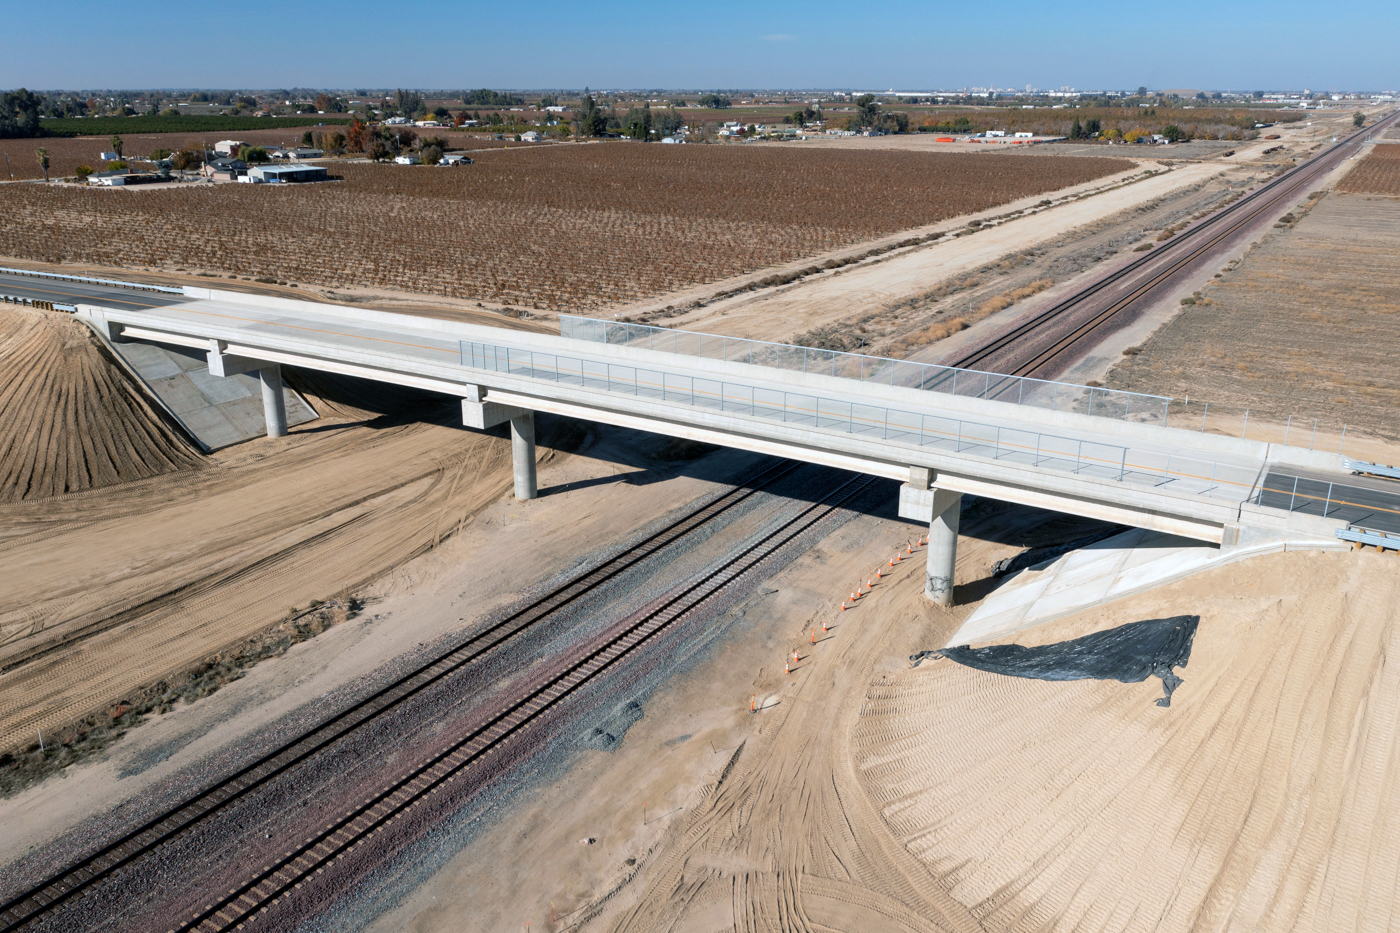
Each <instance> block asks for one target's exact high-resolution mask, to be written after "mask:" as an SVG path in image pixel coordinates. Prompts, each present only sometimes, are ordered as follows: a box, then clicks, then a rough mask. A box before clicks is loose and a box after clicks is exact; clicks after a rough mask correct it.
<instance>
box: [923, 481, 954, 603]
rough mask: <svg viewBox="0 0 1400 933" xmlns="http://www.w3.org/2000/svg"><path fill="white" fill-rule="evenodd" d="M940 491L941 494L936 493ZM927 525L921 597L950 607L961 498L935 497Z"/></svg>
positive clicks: (951, 495)
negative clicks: (934, 506)
mask: <svg viewBox="0 0 1400 933" xmlns="http://www.w3.org/2000/svg"><path fill="white" fill-rule="evenodd" d="M940 492H945V491H944V490H940ZM945 503H947V505H946V506H945V507H943V508H942V511H935V512H934V515H933V518H932V519H931V520H930V521H929V523H928V568H927V573H926V576H925V577H924V595H925V596H927V597H928V598H929V599H931V600H933V601H934V602H936V603H938V604H939V605H940V606H951V605H953V566H954V565H955V564H956V563H957V561H958V519H959V517H960V513H961V512H962V495H961V494H958V493H951V494H947V495H946V496H939V497H938V500H937V504H938V505H939V506H944V504H945Z"/></svg>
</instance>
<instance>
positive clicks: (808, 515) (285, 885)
mask: <svg viewBox="0 0 1400 933" xmlns="http://www.w3.org/2000/svg"><path fill="white" fill-rule="evenodd" d="M877 481H878V478H876V477H870V476H863V475H857V476H854V477H852V478H850V479H847V480H845V481H844V482H842V483H841V484H840V485H839V486H838V487H837V488H836V489H835V490H833V491H832V492H830V493H828V494H827V495H826V496H823V497H822V498H821V499H820V500H819V501H817V502H814V503H812V504H810V505H808V506H807V507H806V508H804V509H803V510H802V511H801V512H799V513H798V514H797V515H796V516H795V517H793V518H791V519H789V520H788V521H787V522H785V523H784V524H783V525H782V526H780V527H779V528H777V529H776V530H774V531H773V532H771V533H769V534H768V535H766V536H765V537H764V538H763V539H761V540H759V541H757V542H755V543H753V544H752V545H750V546H749V547H747V548H745V549H744V550H743V551H741V552H740V553H739V554H737V555H736V556H735V557H734V558H733V559H732V560H730V561H728V562H726V563H725V564H724V565H723V566H721V567H719V568H717V569H716V570H713V571H711V572H710V573H709V574H707V575H705V576H704V577H702V578H701V579H699V580H697V581H695V582H694V583H692V584H690V585H689V586H687V587H685V588H684V589H683V590H682V591H681V592H680V593H678V594H676V595H675V596H673V597H671V598H670V599H668V600H667V601H666V602H665V603H663V604H662V605H660V606H658V607H657V608H656V609H653V610H652V611H650V612H647V613H646V614H644V615H643V616H641V617H640V618H639V619H637V620H636V621H634V622H632V623H631V624H630V625H628V626H627V627H626V628H625V629H623V630H622V631H620V632H618V633H616V634H615V635H613V636H612V637H610V638H608V639H607V640H606V641H605V642H603V643H602V644H601V645H599V646H598V647H596V648H594V649H592V650H591V651H589V652H588V653H587V654H586V655H585V656H583V657H582V658H579V659H577V660H575V661H573V662H572V663H571V664H570V665H569V666H568V667H567V668H566V669H565V670H564V671H563V672H562V673H560V674H559V675H558V676H556V677H554V678H553V679H551V680H550V681H549V682H548V683H546V684H544V685H543V686H541V687H538V688H535V689H533V690H532V691H531V692H529V693H527V694H526V695H524V696H522V697H520V698H518V699H517V700H516V701H515V702H514V703H512V704H511V705H510V706H509V707H508V708H506V709H505V710H503V711H501V712H499V713H497V714H496V715H495V716H493V717H492V718H491V719H490V720H488V721H487V722H485V723H483V724H482V725H480V726H478V727H477V728H475V729H473V730H472V731H471V732H470V733H469V734H468V735H466V736H465V737H464V738H462V739H460V740H458V741H457V742H455V743H454V744H452V745H451V746H449V747H448V748H446V749H444V750H443V751H441V752H439V753H437V754H436V755H434V756H433V757H432V758H430V759H429V760H427V761H426V762H423V763H422V764H420V765H419V766H417V767H415V768H414V769H413V770H412V771H410V772H409V773H408V774H405V775H404V776H403V777H401V778H399V779H398V780H396V781H394V782H393V783H392V784H390V785H389V786H388V787H386V788H384V789H383V790H381V791H379V792H378V793H376V794H374V795H373V796H372V797H370V798H369V799H368V800H366V801H364V802H363V803H362V804H360V805H359V806H357V807H355V808H354V809H353V810H351V811H349V812H348V813H345V814H344V815H343V816H341V817H340V818H339V819H337V820H336V821H335V822H333V823H331V824H330V825H328V826H326V827H325V828H324V829H322V830H321V831H319V832H317V833H316V834H315V835H313V836H311V837H310V838H308V839H306V840H305V841H303V842H302V843H301V844H300V845H299V846H298V847H297V848H295V849H293V850H291V851H290V852H288V853H286V855H284V856H283V857H282V858H280V859H277V860H276V861H275V862H274V863H273V864H271V865H269V866H267V867H266V868H264V869H263V870H261V871H260V872H258V873H257V874H256V875H254V876H253V877H252V878H249V879H247V880H245V881H243V882H242V883H241V884H239V885H238V886H237V887H235V888H233V889H231V890H230V891H229V892H228V894H226V895H224V896H223V897H221V898H220V899H219V900H218V901H217V902H215V903H213V904H210V905H209V906H208V907H206V908H205V909H204V910H203V911H201V912H200V913H198V914H197V915H195V916H194V917H193V918H192V919H190V920H187V921H185V922H184V923H181V924H180V927H179V929H181V930H192V931H200V933H215V931H223V930H231V929H234V928H237V927H240V926H242V925H243V924H245V923H247V922H248V921H249V920H251V919H253V917H254V915H255V914H257V913H260V912H262V911H264V910H266V909H268V908H269V907H270V906H272V905H273V904H275V903H276V902H277V901H278V900H280V899H281V898H282V897H283V896H285V895H286V894H288V893H289V892H290V891H292V890H293V889H294V888H296V887H299V886H300V885H301V884H303V883H304V882H305V881H307V880H308V879H309V878H310V877H311V876H312V875H315V874H317V873H318V872H321V871H324V870H325V869H326V868H327V867H328V866H329V865H330V864H331V863H332V862H334V861H335V860H337V859H339V858H340V857H342V856H343V855H345V854H347V853H348V852H349V851H350V850H351V849H353V848H354V847H355V846H357V845H359V844H360V843H362V842H364V841H365V840H367V839H368V838H369V837H370V836H372V835H374V834H375V833H376V832H378V831H380V830H381V829H384V828H385V827H386V826H387V825H388V824H389V823H390V822H392V821H393V820H395V819H397V818H398V817H400V816H402V815H403V814H405V813H406V812H407V811H408V810H409V809H411V808H412V807H413V806H415V805H416V804H418V803H419V802H421V801H423V800H424V799H425V798H426V797H428V796H429V795H431V794H433V793H436V792H437V791H438V790H439V789H441V788H443V787H444V785H446V784H448V783H449V782H451V781H454V780H455V779H456V778H457V777H458V776H459V775H461V774H462V772H464V771H465V770H466V769H468V768H470V767H471V766H472V765H473V764H474V763H477V762H479V761H481V760H482V759H483V758H485V757H486V756H487V755H490V754H491V753H493V752H495V751H496V750H497V749H499V748H500V747H501V745H502V744H504V743H505V742H507V741H509V740H510V739H511V737H512V736H515V735H516V734H518V733H519V732H521V731H522V730H524V729H527V728H528V727H529V726H530V725H531V724H533V723H534V722H536V721H537V720H538V719H539V718H540V717H542V716H543V715H544V714H545V713H546V712H548V711H549V710H550V709H552V708H553V707H554V706H556V705H557V704H559V703H560V702H561V701H563V700H564V699H565V698H567V697H568V696H570V695H571V694H573V693H574V692H575V691H577V690H579V689H580V688H581V687H583V686H584V685H585V684H587V683H589V682H590V681H592V680H594V679H596V678H597V677H599V676H600V675H601V674H603V673H604V672H605V671H607V670H608V669H609V668H611V667H612V666H613V665H614V664H616V663H617V662H618V661H620V660H622V659H623V658H625V657H627V656H628V655H629V654H631V653H633V652H634V651H636V650H638V649H639V648H640V647H641V646H642V645H644V644H646V643H647V642H648V641H649V640H650V639H652V638H653V637H655V636H656V635H657V634H659V633H660V632H662V631H664V630H665V629H666V628H668V627H669V626H671V625H673V624H675V623H676V622H678V621H680V620H681V619H683V618H685V617H686V616H687V615H688V614H689V613H691V612H692V611H694V610H695V609H697V608H698V607H700V606H701V605H703V604H704V603H705V602H706V601H707V600H709V599H711V598H713V597H714V596H715V595H716V594H718V593H719V592H720V591H721V590H723V589H724V588H725V587H728V586H730V585H732V584H733V583H735V582H736V581H738V580H740V579H741V578H743V577H744V576H745V575H746V574H748V573H750V572H751V571H753V570H754V569H755V568H757V567H758V566H759V565H760V564H762V563H764V562H765V561H767V560H768V559H769V558H771V557H773V556H774V555H775V554H776V553H778V552H779V551H781V550H782V549H783V548H784V547H786V546H787V545H788V544H790V543H792V541H793V540H795V539H796V538H798V537H799V536H801V535H803V534H804V533H806V532H808V531H810V530H811V529H812V528H813V527H814V526H816V525H818V524H819V523H820V522H821V521H822V520H823V519H825V518H827V517H828V516H830V515H831V514H832V513H834V512H835V511H836V510H837V509H839V508H840V507H841V505H842V504H844V503H845V502H847V501H849V500H850V499H852V498H853V497H855V496H856V495H859V494H860V493H861V492H863V491H865V490H866V489H868V488H869V487H870V486H871V485H873V484H874V483H876V482H877Z"/></svg>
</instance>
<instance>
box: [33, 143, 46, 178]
mask: <svg viewBox="0 0 1400 933" xmlns="http://www.w3.org/2000/svg"><path fill="white" fill-rule="evenodd" d="M34 157H35V158H36V159H38V160H39V167H40V168H42V169H43V170H44V181H48V180H49V151H48V150H47V149H45V148H43V147H42V146H40V147H39V148H38V149H35V150H34Z"/></svg>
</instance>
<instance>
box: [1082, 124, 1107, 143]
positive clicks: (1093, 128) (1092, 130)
mask: <svg viewBox="0 0 1400 933" xmlns="http://www.w3.org/2000/svg"><path fill="white" fill-rule="evenodd" d="M1102 130H1103V124H1102V123H1100V122H1099V121H1098V120H1085V121H1084V138H1085V139H1089V138H1091V137H1094V136H1097V135H1099V133H1100V132H1102Z"/></svg>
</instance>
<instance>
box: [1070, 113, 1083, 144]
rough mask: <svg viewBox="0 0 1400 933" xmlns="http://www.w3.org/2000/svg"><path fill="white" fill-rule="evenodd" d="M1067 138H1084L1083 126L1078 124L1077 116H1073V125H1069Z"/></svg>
mask: <svg viewBox="0 0 1400 933" xmlns="http://www.w3.org/2000/svg"><path fill="white" fill-rule="evenodd" d="M1069 138H1070V139H1083V138H1084V127H1083V126H1081V125H1080V124H1079V118H1078V117H1075V118H1074V126H1071V127H1070V128H1069Z"/></svg>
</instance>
